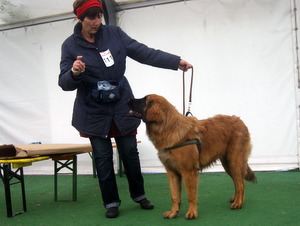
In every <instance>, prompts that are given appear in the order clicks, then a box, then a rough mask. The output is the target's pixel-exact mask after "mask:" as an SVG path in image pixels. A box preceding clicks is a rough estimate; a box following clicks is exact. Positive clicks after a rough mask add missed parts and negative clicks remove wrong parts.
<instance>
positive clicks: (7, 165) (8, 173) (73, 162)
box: [0, 141, 141, 217]
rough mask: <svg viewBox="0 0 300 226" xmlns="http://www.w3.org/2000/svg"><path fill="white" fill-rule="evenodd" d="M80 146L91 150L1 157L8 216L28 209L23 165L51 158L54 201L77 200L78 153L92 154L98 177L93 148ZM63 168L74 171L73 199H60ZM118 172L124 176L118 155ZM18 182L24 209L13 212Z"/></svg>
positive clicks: (115, 146)
mask: <svg viewBox="0 0 300 226" xmlns="http://www.w3.org/2000/svg"><path fill="white" fill-rule="evenodd" d="M137 143H141V141H137ZM38 145H40V146H38ZM20 146H21V145H20ZM27 146H30V147H31V145H22V146H21V147H22V148H24V149H25V148H26V147H27ZM42 146H43V145H42V144H36V146H34V148H35V149H38V148H39V147H42ZM48 146H49V145H48ZM54 146H55V148H57V147H56V145H54ZM76 146H77V145H75V146H74V147H76ZM78 146H80V149H78V150H81V149H89V150H86V151H82V150H81V151H77V152H69V153H61V154H49V155H46V156H39V157H26V158H13V159H0V178H1V179H2V181H3V184H4V188H5V200H6V210H7V217H13V216H15V215H17V214H21V213H24V212H26V211H27V206H26V194H25V182H24V173H23V167H25V166H29V165H32V163H33V162H37V161H43V160H47V159H50V158H51V159H52V160H53V161H54V201H77V155H79V154H84V153H88V154H89V155H90V157H91V158H92V165H93V176H94V177H96V170H95V161H94V158H93V155H92V150H91V149H90V148H86V147H85V146H81V145H78ZM43 147H44V146H43ZM71 147H73V146H71ZM112 147H113V148H115V149H116V150H117V145H116V144H115V143H113V144H112ZM52 148H53V147H52ZM117 151H118V150H117ZM13 168H16V170H13ZM62 169H69V170H70V171H71V172H72V178H73V179H72V200H58V175H59V171H60V170H62ZM2 172H3V173H2ZM118 174H119V176H120V177H122V175H123V167H122V160H121V158H120V157H119V156H118ZM13 178H15V179H17V182H15V183H11V182H10V181H11V180H12V179H13ZM18 183H20V184H21V190H22V202H23V210H22V211H20V212H16V213H13V211H12V204H11V203H12V202H11V191H10V186H11V185H13V184H18Z"/></svg>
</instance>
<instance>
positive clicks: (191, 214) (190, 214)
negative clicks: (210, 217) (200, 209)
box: [185, 211, 198, 220]
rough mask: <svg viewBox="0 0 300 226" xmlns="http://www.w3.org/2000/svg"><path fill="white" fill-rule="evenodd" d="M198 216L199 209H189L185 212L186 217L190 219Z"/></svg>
mask: <svg viewBox="0 0 300 226" xmlns="http://www.w3.org/2000/svg"><path fill="white" fill-rule="evenodd" d="M197 217H198V213H197V211H188V212H187V213H186V214H185V218H186V219H188V220H192V219H196V218H197Z"/></svg>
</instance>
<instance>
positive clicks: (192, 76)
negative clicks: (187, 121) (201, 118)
mask: <svg viewBox="0 0 300 226" xmlns="http://www.w3.org/2000/svg"><path fill="white" fill-rule="evenodd" d="M191 69H192V74H191V84H190V96H189V104H188V111H187V112H186V113H185V72H184V71H183V73H182V84H183V89H182V90H183V115H185V116H188V115H191V116H193V115H192V113H191V111H190V110H191V105H192V93H193V79H194V68H193V67H192V68H191Z"/></svg>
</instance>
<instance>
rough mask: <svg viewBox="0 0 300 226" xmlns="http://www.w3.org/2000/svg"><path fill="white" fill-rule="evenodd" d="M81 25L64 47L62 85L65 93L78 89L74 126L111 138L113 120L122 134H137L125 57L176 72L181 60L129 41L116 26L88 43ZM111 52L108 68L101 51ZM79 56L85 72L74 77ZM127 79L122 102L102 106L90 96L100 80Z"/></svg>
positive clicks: (100, 32) (108, 28) (60, 83)
mask: <svg viewBox="0 0 300 226" xmlns="http://www.w3.org/2000/svg"><path fill="white" fill-rule="evenodd" d="M81 28H82V25H81V24H80V23H77V24H76V25H75V27H74V33H73V34H72V35H71V36H70V37H68V38H67V39H66V40H65V41H64V43H63V44H62V49H61V50H62V53H61V62H60V74H59V86H60V87H61V88H62V89H63V90H65V91H73V90H76V89H77V94H76V99H75V102H74V109H73V119H72V125H73V126H74V127H75V128H76V129H77V130H78V131H79V132H81V133H84V134H87V135H91V136H99V137H102V138H107V137H108V132H109V129H110V125H111V122H112V120H114V122H115V123H116V125H117V127H118V128H119V130H120V132H121V134H122V135H126V134H128V133H130V132H132V131H134V130H135V129H136V128H137V127H138V126H139V124H140V120H139V119H137V118H135V117H132V116H130V115H129V108H128V106H127V102H128V100H129V99H130V98H133V93H132V90H131V87H130V85H129V83H128V81H127V79H126V78H125V76H124V73H125V68H126V57H127V56H128V57H130V58H132V59H134V60H136V61H138V62H140V63H143V64H148V65H152V66H155V67H160V68H166V69H173V70H177V69H178V66H179V61H180V57H179V56H175V55H172V54H169V53H166V52H163V51H160V50H155V49H152V48H148V47H147V46H146V45H144V44H141V43H139V42H137V41H136V40H134V39H132V38H130V37H129V36H128V35H127V34H126V33H125V32H124V31H122V29H121V28H119V27H117V26H110V25H101V27H100V29H99V31H98V32H97V34H96V37H95V43H93V44H91V43H89V42H87V41H86V40H85V39H84V38H83V37H82V35H81ZM106 50H110V52H111V54H112V56H113V58H114V65H112V66H110V67H106V66H105V64H104V61H103V59H102V57H101V56H100V52H104V51H106ZM77 56H83V58H82V61H83V62H85V64H86V69H85V72H83V73H82V74H81V75H80V76H78V77H75V76H73V74H72V72H71V68H72V66H73V62H74V61H75V60H76V58H77ZM121 78H124V87H123V91H122V97H121V99H120V100H118V101H116V102H111V103H99V102H96V101H94V100H93V99H92V98H91V96H90V90H91V86H96V84H97V81H101V80H116V81H119V80H120V79H121Z"/></svg>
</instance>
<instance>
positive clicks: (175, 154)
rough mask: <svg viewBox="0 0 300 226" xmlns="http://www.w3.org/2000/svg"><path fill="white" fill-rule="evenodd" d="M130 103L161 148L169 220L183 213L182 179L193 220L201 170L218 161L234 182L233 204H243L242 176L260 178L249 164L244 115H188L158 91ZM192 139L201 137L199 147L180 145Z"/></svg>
mask: <svg viewBox="0 0 300 226" xmlns="http://www.w3.org/2000/svg"><path fill="white" fill-rule="evenodd" d="M128 105H129V107H130V109H132V111H131V113H132V114H135V115H136V116H137V117H140V118H142V120H143V121H144V122H145V123H146V128H147V134H148V136H149V139H150V140H151V141H152V142H153V144H154V146H155V147H156V149H157V150H158V157H159V159H160V160H161V162H162V163H163V164H164V166H165V168H166V171H167V174H168V180H169V185H170V190H171V197H172V208H171V210H170V211H168V212H165V213H164V217H165V218H174V217H177V215H178V213H179V208H180V202H181V201H180V197H181V181H182V179H183V180H184V184H185V188H186V192H187V199H188V203H189V208H188V211H187V213H186V215H185V217H186V218H188V219H193V218H196V217H197V216H198V210H197V208H198V201H197V190H198V189H197V187H198V171H199V170H200V171H201V170H202V169H204V168H206V167H208V166H210V165H211V164H213V163H214V162H215V161H217V160H218V159H219V160H220V161H221V163H222V165H223V167H224V169H225V170H226V172H227V173H228V174H229V176H230V177H231V178H232V180H233V182H234V186H235V195H234V196H233V197H232V198H231V199H230V201H231V202H232V204H231V208H232V209H240V208H242V205H243V202H244V187H245V185H244V180H248V181H252V182H254V181H256V178H255V175H254V173H253V171H252V170H251V168H250V167H249V165H248V163H247V162H248V156H249V155H250V152H251V142H250V134H249V131H248V129H247V127H246V125H245V124H244V123H243V121H242V120H241V119H240V118H238V117H236V116H226V115H217V116H215V117H212V118H208V119H205V120H197V119H196V118H195V117H186V116H184V115H182V114H180V113H179V112H178V111H177V110H176V109H175V107H174V106H172V105H171V104H170V103H169V102H168V101H167V100H166V99H165V98H164V97H162V96H158V95H154V94H153V95H147V96H145V97H144V98H142V99H131V100H130V101H129V103H128ZM189 139H198V140H199V141H200V143H201V150H198V148H197V145H195V144H191V145H186V146H181V147H176V146H177V145H180V144H183V143H184V142H185V141H187V140H189ZM172 147H174V148H172ZM169 148H171V149H170V150H169ZM166 149H168V150H166Z"/></svg>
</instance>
